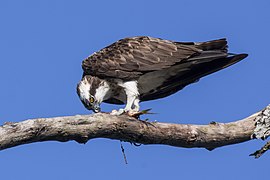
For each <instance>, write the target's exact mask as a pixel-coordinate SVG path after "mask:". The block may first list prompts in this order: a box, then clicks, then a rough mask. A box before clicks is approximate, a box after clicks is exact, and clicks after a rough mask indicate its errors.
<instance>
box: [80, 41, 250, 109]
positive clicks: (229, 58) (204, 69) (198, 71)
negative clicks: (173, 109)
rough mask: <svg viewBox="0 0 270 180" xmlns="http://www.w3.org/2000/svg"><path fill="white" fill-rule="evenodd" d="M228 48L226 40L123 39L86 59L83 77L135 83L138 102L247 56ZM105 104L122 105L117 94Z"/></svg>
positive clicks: (183, 85)
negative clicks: (137, 90)
mask: <svg viewBox="0 0 270 180" xmlns="http://www.w3.org/2000/svg"><path fill="white" fill-rule="evenodd" d="M227 47H228V46H227V41H226V39H219V40H213V41H208V42H199V43H193V42H174V41H168V40H162V39H158V38H152V37H147V36H140V37H132V38H125V39H122V40H119V41H117V42H115V43H113V44H112V45H110V46H107V47H105V48H104V49H102V50H100V51H99V52H96V53H94V54H92V55H91V56H89V57H88V58H86V59H85V60H84V61H83V63H82V68H83V70H84V75H91V76H95V77H98V78H100V79H106V80H108V81H110V80H112V81H113V80H114V79H121V80H123V81H137V82H138V89H139V93H140V95H139V98H140V101H147V100H153V99H158V98H162V97H166V96H169V95H171V94H173V93H175V92H177V91H179V90H181V89H182V88H184V87H185V86H187V85H188V84H191V83H194V82H197V81H198V80H199V79H200V78H201V77H203V76H206V75H208V74H211V73H213V72H216V71H218V70H221V69H223V68H226V67H228V66H230V65H232V64H234V63H236V62H238V61H240V60H242V59H244V58H245V57H247V54H237V55H231V54H228V53H227ZM159 79H160V81H159ZM152 80H153V81H152ZM146 81H149V84H148V83H147V82H146ZM151 81H152V84H151ZM155 82H158V83H155ZM150 84H151V85H150ZM148 85H149V87H148V88H146V87H145V86H148ZM150 86H151V87H150ZM105 102H107V103H113V104H122V103H125V102H123V101H121V100H119V99H117V97H116V95H115V96H114V95H112V96H111V97H110V98H109V99H106V100H105Z"/></svg>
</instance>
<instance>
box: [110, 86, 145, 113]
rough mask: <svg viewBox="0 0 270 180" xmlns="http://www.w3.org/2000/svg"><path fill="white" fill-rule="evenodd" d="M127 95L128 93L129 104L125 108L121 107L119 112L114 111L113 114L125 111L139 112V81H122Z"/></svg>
mask: <svg viewBox="0 0 270 180" xmlns="http://www.w3.org/2000/svg"><path fill="white" fill-rule="evenodd" d="M121 86H122V87H123V89H124V91H125V93H126V95H127V104H126V107H125V108H124V109H119V111H118V112H116V111H114V112H112V114H115V115H121V114H123V113H125V112H130V111H133V112H138V111H139V109H140V106H139V102H140V100H139V91H138V87H137V81H128V82H124V83H121Z"/></svg>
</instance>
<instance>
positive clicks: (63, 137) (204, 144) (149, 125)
mask: <svg viewBox="0 0 270 180" xmlns="http://www.w3.org/2000/svg"><path fill="white" fill-rule="evenodd" d="M269 132H270V106H268V107H266V108H265V109H264V110H262V111H260V112H257V113H255V114H253V115H251V116H249V117H247V118H245V119H242V120H239V121H235V122H231V123H217V122H211V123H210V124H208V125H190V124H170V123H159V122H148V121H142V120H138V119H135V118H132V117H129V116H127V115H121V116H114V115H110V114H107V113H97V114H93V115H76V116H67V117H54V118H38V119H30V120H25V121H22V122H18V123H5V124H4V125H3V126H0V150H3V149H7V148H11V147H14V146H18V145H22V144H28V143H33V142H41V141H61V142H65V141H69V140H75V141H77V142H79V143H86V142H87V141H88V140H90V139H94V138H110V139H117V140H121V141H128V142H133V143H140V144H164V145H170V146H177V147H186V148H193V147H199V148H206V149H208V150H212V149H214V148H217V147H221V146H225V145H229V144H236V143H241V142H244V141H248V140H251V139H253V138H263V139H265V138H267V137H268V136H269Z"/></svg>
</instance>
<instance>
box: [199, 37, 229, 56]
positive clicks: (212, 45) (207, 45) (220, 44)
mask: <svg viewBox="0 0 270 180" xmlns="http://www.w3.org/2000/svg"><path fill="white" fill-rule="evenodd" d="M195 46H196V48H198V49H201V50H203V51H210V50H220V51H222V52H225V53H227V51H228V45H227V40H226V38H222V39H217V40H213V41H207V42H199V43H195Z"/></svg>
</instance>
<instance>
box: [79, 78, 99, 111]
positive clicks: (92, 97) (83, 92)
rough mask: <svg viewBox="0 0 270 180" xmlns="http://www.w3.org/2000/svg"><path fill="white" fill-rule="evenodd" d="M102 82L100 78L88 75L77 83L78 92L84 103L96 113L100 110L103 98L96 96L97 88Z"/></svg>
mask: <svg viewBox="0 0 270 180" xmlns="http://www.w3.org/2000/svg"><path fill="white" fill-rule="evenodd" d="M100 83H101V80H100V79H98V78H96V77H93V76H90V75H86V76H84V77H83V78H82V80H81V81H80V82H79V83H78V85H77V93H78V95H79V97H80V99H81V101H82V103H83V105H84V106H85V107H86V108H87V109H88V110H92V111H94V112H95V113H97V112H100V103H101V102H102V99H100V98H99V97H96V95H97V93H96V89H97V88H98V87H99V85H100Z"/></svg>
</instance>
